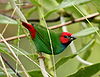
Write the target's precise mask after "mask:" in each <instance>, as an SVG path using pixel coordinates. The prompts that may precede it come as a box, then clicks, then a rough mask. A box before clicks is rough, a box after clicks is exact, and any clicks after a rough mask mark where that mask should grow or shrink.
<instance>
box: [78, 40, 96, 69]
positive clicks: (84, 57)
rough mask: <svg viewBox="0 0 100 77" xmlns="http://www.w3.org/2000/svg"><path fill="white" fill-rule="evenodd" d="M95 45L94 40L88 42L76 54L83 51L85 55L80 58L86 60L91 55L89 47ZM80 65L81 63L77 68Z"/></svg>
mask: <svg viewBox="0 0 100 77" xmlns="http://www.w3.org/2000/svg"><path fill="white" fill-rule="evenodd" d="M94 43H95V39H92V40H90V41H89V42H88V43H87V44H86V45H85V46H84V47H83V48H82V49H80V50H79V51H78V53H82V52H83V51H85V53H84V54H83V56H82V59H84V60H87V59H88V58H89V57H90V55H91V47H92V46H93V45H94ZM81 65H82V63H80V64H79V65H78V67H80V66H81Z"/></svg>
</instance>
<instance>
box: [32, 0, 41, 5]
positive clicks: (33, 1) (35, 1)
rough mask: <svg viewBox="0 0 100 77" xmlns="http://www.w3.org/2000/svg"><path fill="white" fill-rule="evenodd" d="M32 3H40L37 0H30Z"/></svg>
mask: <svg viewBox="0 0 100 77" xmlns="http://www.w3.org/2000/svg"><path fill="white" fill-rule="evenodd" d="M30 1H31V2H32V4H33V5H36V6H40V3H39V2H38V1H37V0H30Z"/></svg>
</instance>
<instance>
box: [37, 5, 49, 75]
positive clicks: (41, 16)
mask: <svg viewBox="0 0 100 77" xmlns="http://www.w3.org/2000/svg"><path fill="white" fill-rule="evenodd" d="M41 10H42V8H41V7H38V11H39V16H40V24H41V25H44V24H45V22H44V20H42V19H43V14H42V13H43V12H41ZM41 56H43V55H42V53H40V54H39V57H41ZM39 63H40V67H41V68H42V69H44V70H45V71H46V69H45V64H44V60H43V58H39ZM42 69H41V72H42V74H43V76H44V77H49V76H48V75H47V74H46V73H45V72H44V71H43V70H42Z"/></svg>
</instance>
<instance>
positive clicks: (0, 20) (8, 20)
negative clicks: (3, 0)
mask: <svg viewBox="0 0 100 77" xmlns="http://www.w3.org/2000/svg"><path fill="white" fill-rule="evenodd" d="M0 24H17V21H15V20H13V19H11V18H9V17H7V16H4V15H1V14H0Z"/></svg>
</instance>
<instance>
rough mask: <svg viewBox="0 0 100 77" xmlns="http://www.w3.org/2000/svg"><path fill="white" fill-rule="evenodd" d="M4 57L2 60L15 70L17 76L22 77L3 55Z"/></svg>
mask: <svg viewBox="0 0 100 77" xmlns="http://www.w3.org/2000/svg"><path fill="white" fill-rule="evenodd" d="M1 57H2V60H3V61H4V62H5V63H6V64H7V65H8V66H9V67H10V68H11V69H12V70H13V72H15V74H16V75H17V76H18V77H21V75H20V74H19V73H18V72H17V71H16V70H15V69H14V68H13V67H12V66H11V65H10V64H9V63H8V61H7V60H6V59H5V58H4V57H3V56H2V55H1Z"/></svg>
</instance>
